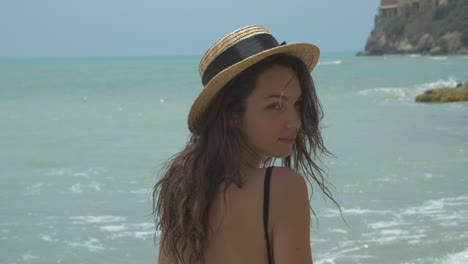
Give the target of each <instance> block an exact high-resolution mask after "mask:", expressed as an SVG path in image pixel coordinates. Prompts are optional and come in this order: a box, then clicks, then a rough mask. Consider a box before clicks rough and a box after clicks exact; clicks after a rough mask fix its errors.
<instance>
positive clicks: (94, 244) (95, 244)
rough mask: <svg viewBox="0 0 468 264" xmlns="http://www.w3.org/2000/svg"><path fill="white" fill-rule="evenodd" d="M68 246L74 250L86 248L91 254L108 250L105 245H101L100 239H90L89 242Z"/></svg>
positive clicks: (69, 243)
mask: <svg viewBox="0 0 468 264" xmlns="http://www.w3.org/2000/svg"><path fill="white" fill-rule="evenodd" d="M67 245H68V246H69V247H73V248H85V249H87V250H89V251H90V252H96V251H101V250H106V248H105V247H104V245H102V244H101V243H100V241H99V239H97V238H94V237H90V238H89V239H88V240H87V241H83V242H67Z"/></svg>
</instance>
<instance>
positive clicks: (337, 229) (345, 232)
mask: <svg viewBox="0 0 468 264" xmlns="http://www.w3.org/2000/svg"><path fill="white" fill-rule="evenodd" d="M330 232H332V233H339V234H348V231H346V230H344V229H339V228H333V229H330Z"/></svg>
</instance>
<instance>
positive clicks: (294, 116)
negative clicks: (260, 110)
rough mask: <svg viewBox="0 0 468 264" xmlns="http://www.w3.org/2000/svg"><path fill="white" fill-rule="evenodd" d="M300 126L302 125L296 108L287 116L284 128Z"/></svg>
mask: <svg viewBox="0 0 468 264" xmlns="http://www.w3.org/2000/svg"><path fill="white" fill-rule="evenodd" d="M301 126H302V121H301V113H300V112H299V111H298V110H297V109H294V110H293V111H291V112H290V114H289V115H288V118H287V120H286V128H297V129H299V128H300V127H301Z"/></svg>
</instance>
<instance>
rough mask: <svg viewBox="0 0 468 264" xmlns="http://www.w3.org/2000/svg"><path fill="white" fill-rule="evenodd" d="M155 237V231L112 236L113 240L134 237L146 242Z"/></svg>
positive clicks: (122, 233) (121, 233) (123, 233)
mask: <svg viewBox="0 0 468 264" xmlns="http://www.w3.org/2000/svg"><path fill="white" fill-rule="evenodd" d="M153 236H154V231H134V232H120V233H117V234H114V235H112V239H115V238H122V237H132V238H138V239H142V240H146V239H147V238H150V237H153Z"/></svg>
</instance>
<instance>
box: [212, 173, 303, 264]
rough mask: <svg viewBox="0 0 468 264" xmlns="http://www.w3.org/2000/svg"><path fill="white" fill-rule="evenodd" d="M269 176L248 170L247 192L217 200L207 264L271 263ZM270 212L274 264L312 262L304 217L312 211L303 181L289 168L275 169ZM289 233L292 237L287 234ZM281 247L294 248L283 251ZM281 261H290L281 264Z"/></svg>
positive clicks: (236, 191) (234, 190) (231, 191)
mask: <svg viewBox="0 0 468 264" xmlns="http://www.w3.org/2000/svg"><path fill="white" fill-rule="evenodd" d="M265 172H266V169H249V170H248V171H247V172H246V177H247V181H246V183H245V185H244V186H243V187H242V188H238V187H236V186H235V185H231V186H230V187H229V188H228V189H227V191H226V195H225V200H224V198H223V194H222V192H219V193H218V195H217V196H216V197H215V199H214V201H213V205H212V208H211V209H210V220H209V221H210V222H209V225H210V228H211V229H212V232H210V236H209V238H208V243H207V247H206V251H205V260H206V264H214V263H225V264H229V263H246V264H247V263H268V259H267V242H266V240H265V233H264V225H263V206H264V204H263V203H264V192H263V188H264V179H265ZM298 198H299V200H298ZM301 200H302V201H301ZM290 203H294V204H290ZM269 207H270V213H269V225H268V230H269V238H270V244H271V247H272V257H274V258H275V263H293V262H294V263H311V262H312V260H311V256H310V244H309V239H308V237H309V232H307V231H308V230H309V228H308V225H309V221H308V219H309V217H308V216H306V217H303V216H304V214H306V215H309V206H308V199H307V189H306V186H305V181H304V179H303V178H302V176H301V175H299V174H298V173H296V172H295V171H293V170H291V169H287V168H275V169H273V172H272V177H271V186H270V203H269ZM285 209H286V210H285ZM301 211H302V212H301ZM285 216H286V217H285ZM291 216H292V217H293V219H291V218H290V217H291ZM297 217H300V218H297ZM287 218H290V219H289V220H288V219H287ZM287 222H290V223H294V222H295V225H294V226H292V225H289V224H288V223H287ZM285 229H286V230H285ZM297 231H299V232H300V233H301V234H296V232H297ZM285 232H289V234H290V235H293V236H290V235H284V233H285ZM275 236H276V237H275ZM291 237H292V239H290V238H291ZM284 239H286V240H289V241H282V240H284ZM275 244H277V245H278V247H275ZM282 244H289V245H290V246H282V247H281V248H280V247H279V246H280V245H282ZM291 246H292V247H291ZM290 248H293V250H292V251H291V250H290ZM288 250H290V251H289V252H287V251H288ZM293 255H294V256H293ZM282 259H288V261H287V262H281V260H282ZM291 261H292V262H291Z"/></svg>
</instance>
